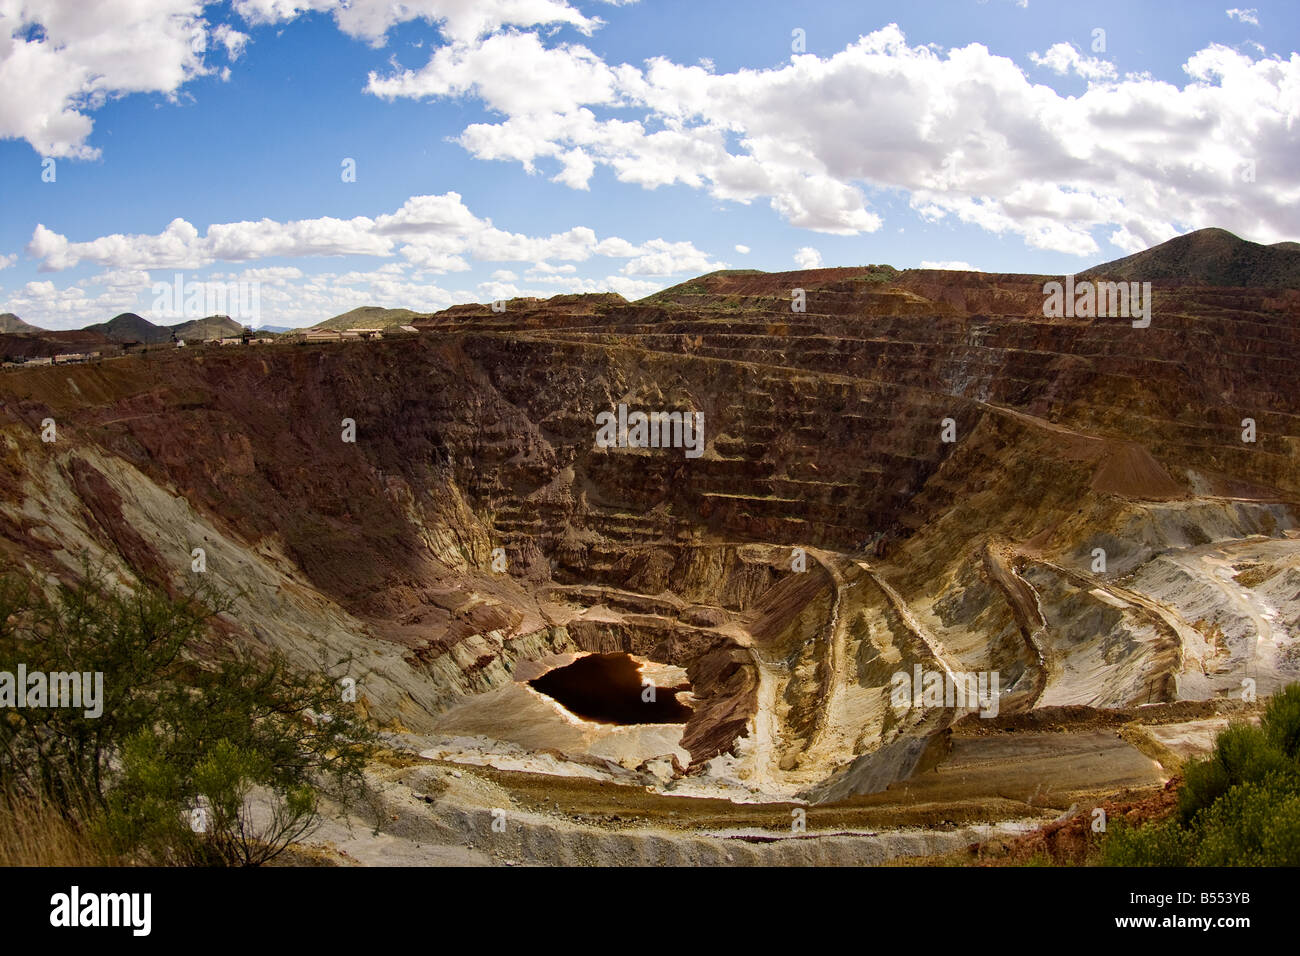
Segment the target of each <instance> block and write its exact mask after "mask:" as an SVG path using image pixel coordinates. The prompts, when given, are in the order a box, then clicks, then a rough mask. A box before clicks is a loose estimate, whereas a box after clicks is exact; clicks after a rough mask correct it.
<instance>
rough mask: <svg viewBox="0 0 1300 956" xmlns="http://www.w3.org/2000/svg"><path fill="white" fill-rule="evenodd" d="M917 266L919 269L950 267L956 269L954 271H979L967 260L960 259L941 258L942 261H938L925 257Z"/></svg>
mask: <svg viewBox="0 0 1300 956" xmlns="http://www.w3.org/2000/svg"><path fill="white" fill-rule="evenodd" d="M917 268H920V269H951V270H953V271H956V272H978V271H979V270H978V269H976V268H975V267H974V266H973V265H971V264H970V263H969V262H962V261H960V260H954V259H945V260H942V261H940V262H932V261H930V260H929V259H926V260H925V261H923V262H922V263H921V264H920V266H918V267H917Z"/></svg>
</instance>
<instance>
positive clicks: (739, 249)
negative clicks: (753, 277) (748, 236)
mask: <svg viewBox="0 0 1300 956" xmlns="http://www.w3.org/2000/svg"><path fill="white" fill-rule="evenodd" d="M736 251H737V252H739V253H740V254H741V255H742V256H747V255H749V246H742V245H740V244H739V243H737V244H736Z"/></svg>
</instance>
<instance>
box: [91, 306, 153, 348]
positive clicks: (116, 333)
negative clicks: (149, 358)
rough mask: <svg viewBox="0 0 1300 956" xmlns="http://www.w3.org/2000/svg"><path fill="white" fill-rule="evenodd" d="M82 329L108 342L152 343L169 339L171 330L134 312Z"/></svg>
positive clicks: (124, 313)
mask: <svg viewBox="0 0 1300 956" xmlns="http://www.w3.org/2000/svg"><path fill="white" fill-rule="evenodd" d="M82 331H85V332H98V333H99V334H100V335H103V336H105V337H106V338H108V340H109V341H110V342H144V343H145V344H146V345H153V344H154V343H157V342H169V341H171V337H172V334H171V331H170V330H169V329H166V328H164V327H163V326H160V325H154V324H153V323H152V322H150V321H149V320H148V319H146V318H143V317H141V316H138V315H136V314H135V313H134V312H123V313H122V314H121V315H117V316H114V317H113V318H112V319H110V320H109V321H107V322H100V323H99V324H98V325H88V326H86V327H85V329H83V330H82Z"/></svg>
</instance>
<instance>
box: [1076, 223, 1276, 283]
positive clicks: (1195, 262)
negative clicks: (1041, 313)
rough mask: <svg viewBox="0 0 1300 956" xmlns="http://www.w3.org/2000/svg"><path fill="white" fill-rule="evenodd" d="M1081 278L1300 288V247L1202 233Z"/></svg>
mask: <svg viewBox="0 0 1300 956" xmlns="http://www.w3.org/2000/svg"><path fill="white" fill-rule="evenodd" d="M1079 278H1081V279H1113V280H1116V281H1121V282H1149V281H1154V280H1157V279H1173V280H1183V281H1186V282H1203V283H1205V284H1207V285H1221V286H1265V287H1283V288H1292V289H1295V288H1300V243H1295V242H1279V243H1275V244H1274V245H1271V246H1266V245H1261V244H1260V243H1258V242H1250V241H1249V240H1247V239H1242V238H1241V237H1240V236H1235V235H1233V234H1232V233H1230V232H1228V231H1227V230H1226V229H1198V230H1196V231H1195V232H1189V233H1187V234H1186V235H1182V236H1177V237H1176V238H1173V239H1170V240H1169V241H1168V242H1162V243H1161V244H1160V245H1158V246H1152V247H1151V248H1150V249H1146V250H1144V251H1142V252H1139V253H1136V254H1134V255H1131V256H1125V257H1124V258H1123V259H1116V260H1114V261H1113V262H1106V263H1103V264H1102V265H1099V266H1094V267H1093V268H1091V269H1089V270H1087V271H1086V272H1081V273H1079Z"/></svg>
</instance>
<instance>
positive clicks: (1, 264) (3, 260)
mask: <svg viewBox="0 0 1300 956" xmlns="http://www.w3.org/2000/svg"><path fill="white" fill-rule="evenodd" d="M17 261H18V253H16V252H12V253H10V254H9V255H7V256H0V269H8V268H9V267H10V266H11V265H13V264H14V263H15V262H17Z"/></svg>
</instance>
